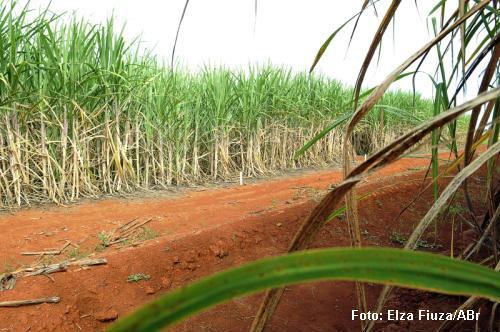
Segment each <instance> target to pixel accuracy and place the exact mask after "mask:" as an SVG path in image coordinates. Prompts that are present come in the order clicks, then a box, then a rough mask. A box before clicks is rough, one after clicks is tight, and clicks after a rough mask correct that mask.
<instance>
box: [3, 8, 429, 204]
mask: <svg viewBox="0 0 500 332" xmlns="http://www.w3.org/2000/svg"><path fill="white" fill-rule="evenodd" d="M0 8H1V9H0V208H1V207H2V206H3V207H6V206H13V205H23V204H29V203H30V202H34V201H43V200H47V199H50V200H52V201H54V202H67V201H72V200H76V199H78V198H80V197H89V196H96V195H99V194H102V193H116V192H120V191H127V190H133V189H136V188H152V187H164V186H168V185H173V184H189V183H195V182H201V181H206V180H214V179H228V178H230V177H231V176H233V175H234V173H236V172H240V171H241V172H243V173H244V174H245V175H246V176H256V175H259V174H265V173H269V172H272V171H276V170H283V169H288V168H295V167H304V166H318V165H326V164H330V163H335V162H337V161H340V158H339V155H340V152H341V140H340V139H341V136H342V130H341V129H339V130H338V131H336V130H334V131H331V132H330V133H329V134H328V135H327V138H326V139H325V140H322V141H320V142H319V143H318V144H316V145H314V146H313V148H311V149H309V150H308V151H307V152H306V153H305V154H304V155H303V156H301V157H300V158H298V159H294V158H293V156H294V152H295V151H297V150H298V149H299V148H300V147H301V146H302V145H304V144H305V143H306V142H308V141H309V140H311V139H312V138H313V137H314V136H315V135H316V134H318V133H319V132H320V131H321V130H322V128H324V127H325V126H326V125H327V124H329V123H331V122H332V121H334V120H335V119H337V118H339V117H340V116H342V115H343V114H346V113H348V112H352V103H351V102H350V100H351V98H352V93H353V90H352V88H349V87H346V86H344V85H342V84H341V83H339V82H338V81H335V80H331V79H328V78H325V77H321V76H314V75H309V74H306V73H298V74H294V73H292V72H291V71H290V70H287V69H285V68H278V67H272V66H250V67H249V68H248V69H247V70H239V71H231V70H228V69H225V68H211V67H206V68H203V69H202V70H200V71H199V72H196V73H193V72H189V71H186V70H181V69H175V70H172V68H168V67H166V66H164V65H163V63H162V62H161V61H160V60H158V59H156V58H155V57H154V56H153V55H151V54H150V53H147V52H143V51H141V43H140V41H132V42H127V41H126V40H125V38H124V37H123V31H121V30H119V29H118V30H117V29H116V27H115V24H114V21H113V19H110V20H108V21H107V22H106V23H105V24H103V25H93V24H90V23H88V22H86V21H84V20H79V19H77V18H75V17H73V18H72V19H71V20H70V21H67V20H63V19H62V18H61V17H58V16H55V15H53V14H51V13H50V12H48V11H43V12H41V13H35V12H32V11H30V10H29V9H28V8H27V7H26V8H22V7H20V6H19V5H16V4H15V3H13V4H11V3H10V1H2V0H0ZM376 108H377V110H376V111H375V112H373V113H371V115H370V116H369V117H367V118H365V119H364V121H363V123H362V125H360V126H359V128H357V131H356V135H357V136H356V138H355V140H354V141H355V145H356V149H357V150H358V153H369V152H370V151H371V150H372V149H376V148H379V147H381V146H383V145H384V144H386V143H387V142H389V141H390V140H392V139H393V138H394V137H397V136H398V135H401V134H402V133H403V132H404V131H406V130H407V129H409V128H411V127H412V126H414V125H415V124H416V123H420V122H421V121H423V120H425V119H427V118H429V117H430V116H431V115H432V104H431V103H430V102H428V101H426V100H424V99H423V98H420V97H419V96H418V95H417V96H416V97H415V98H414V96H413V95H412V94H409V93H403V92H391V93H388V94H386V95H385V96H384V98H383V99H382V100H381V101H380V102H379V104H378V105H377V106H376Z"/></svg>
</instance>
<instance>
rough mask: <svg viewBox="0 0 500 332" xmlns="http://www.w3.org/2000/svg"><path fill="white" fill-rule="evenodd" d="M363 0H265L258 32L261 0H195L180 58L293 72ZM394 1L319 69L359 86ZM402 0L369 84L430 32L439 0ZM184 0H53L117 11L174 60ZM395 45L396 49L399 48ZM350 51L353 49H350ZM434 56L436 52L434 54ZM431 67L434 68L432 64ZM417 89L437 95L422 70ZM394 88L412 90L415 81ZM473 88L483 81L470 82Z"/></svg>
mask: <svg viewBox="0 0 500 332" xmlns="http://www.w3.org/2000/svg"><path fill="white" fill-rule="evenodd" d="M49 2H50V1H49V0H32V1H31V6H32V7H33V8H37V7H45V6H47V5H48V4H49ZM361 3H362V1H361V0H359V1H341V0H336V1H333V0H265V1H263V0H259V2H258V15H257V23H256V29H255V31H254V0H238V1H236V0H191V1H190V4H189V7H188V10H187V14H186V17H185V19H184V23H183V25H182V28H181V34H180V39H179V42H178V45H177V51H176V60H177V62H178V63H181V64H183V65H184V66H186V67H188V68H189V69H192V70H196V69H197V68H199V67H200V66H202V65H204V64H213V65H225V66H229V67H231V68H238V67H246V66H247V65H248V64H249V63H267V62H268V61H270V62H271V63H272V64H274V65H284V66H287V67H291V68H292V69H293V70H296V71H302V70H308V68H309V66H310V65H311V63H312V61H313V59H314V56H315V54H316V52H317V50H318V49H319V47H320V46H321V44H322V43H323V41H324V40H325V39H326V38H327V37H328V36H329V34H330V33H331V32H333V31H334V30H335V29H336V28H337V27H338V26H339V25H340V24H342V23H343V22H344V21H345V20H346V19H348V18H349V17H351V16H352V15H353V14H354V13H356V12H357V11H358V10H359V9H360V6H361ZM389 3H390V1H387V0H381V1H380V2H379V3H378V4H377V10H378V13H379V17H378V18H377V17H375V15H374V12H373V10H369V11H368V12H366V13H365V15H364V16H363V17H362V18H361V21H360V24H359V29H358V30H357V33H356V35H355V39H354V41H353V42H352V44H351V47H350V48H349V50H348V51H347V42H348V38H349V35H350V33H351V30H352V25H350V26H348V27H347V29H345V30H344V32H342V33H341V34H339V35H338V37H337V38H338V39H336V40H334V42H333V43H332V44H331V45H330V48H329V49H328V50H327V52H326V54H325V56H324V57H323V59H322V60H321V61H320V64H319V66H318V67H317V71H318V72H321V73H323V74H325V75H327V76H329V77H333V78H336V79H339V80H341V81H343V82H345V83H348V84H354V82H355V80H356V77H357V73H358V71H359V68H360V65H361V63H362V61H363V58H364V55H365V52H366V50H367V48H368V45H369V43H370V41H371V38H372V36H373V33H374V32H375V30H376V28H377V25H378V22H379V20H380V19H381V17H382V16H383V13H384V10H385V8H386V7H387V5H388V4H389ZM418 3H419V6H420V7H419V13H417V11H416V9H415V4H414V1H403V3H402V4H401V6H400V8H399V9H398V13H397V17H396V25H397V31H396V33H395V35H394V39H393V33H392V31H393V28H392V25H391V26H390V27H389V30H388V31H387V32H386V37H385V39H384V42H383V52H382V56H381V60H380V63H379V64H378V65H377V63H376V62H375V63H373V64H372V66H371V67H370V70H369V72H368V74H367V76H366V79H365V86H366V87H368V86H373V85H376V84H377V83H380V81H381V80H382V79H383V78H384V77H385V76H386V75H387V74H388V73H390V72H391V70H392V69H393V68H394V66H396V65H398V64H400V63H401V62H402V61H404V60H405V59H406V58H407V57H408V56H410V55H411V54H412V53H413V52H415V51H416V50H417V49H418V48H420V47H421V46H422V45H423V44H424V43H425V42H426V41H428V40H429V38H431V34H430V32H429V31H428V30H427V19H426V16H427V13H428V12H429V10H430V8H431V7H432V6H433V5H434V3H435V1H419V2H418ZM183 6H184V0H168V1H153V0H142V1H134V0H85V1H76V0H52V1H51V5H50V8H51V10H52V11H54V12H56V13H62V12H70V13H71V12H75V13H76V15H77V16H80V17H84V18H87V19H88V20H90V21H92V22H95V23H98V22H102V21H104V20H105V19H106V18H107V17H109V16H110V15H111V14H112V13H113V12H114V16H115V18H116V20H117V21H118V23H119V24H120V25H121V24H123V23H125V22H126V28H125V33H126V35H127V36H129V37H130V38H133V37H136V36H138V35H141V36H142V40H143V41H144V42H145V47H148V48H154V53H156V54H157V55H159V56H160V57H164V58H165V59H166V60H167V61H170V55H171V51H172V46H173V42H174V38H175V32H176V29H177V25H178V22H179V18H180V15H181V12H182V8H183ZM394 45H396V46H397V47H393V46H394ZM346 51H347V52H346ZM431 56H432V57H434V56H435V54H431ZM424 69H427V70H428V71H432V70H433V68H432V67H426V68H424ZM419 78H420V79H419V80H418V81H417V90H419V91H420V92H421V93H422V94H424V95H426V96H429V97H430V96H431V95H432V88H431V84H430V82H429V80H428V79H427V78H425V77H424V76H423V75H422V76H420V77H419ZM395 87H397V88H402V89H411V79H406V80H405V82H402V83H396V84H395ZM471 88H472V89H473V90H474V91H475V90H476V87H475V86H474V87H471Z"/></svg>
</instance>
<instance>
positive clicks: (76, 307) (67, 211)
mask: <svg viewBox="0 0 500 332" xmlns="http://www.w3.org/2000/svg"><path fill="white" fill-rule="evenodd" d="M427 164H428V160H426V159H412V158H405V159H401V160H399V161H397V162H396V163H394V164H393V165H391V166H390V167H388V168H385V169H383V170H382V171H381V172H379V173H377V174H375V175H373V176H371V178H370V179H369V180H368V181H365V182H366V183H364V184H362V185H361V187H360V193H367V192H373V194H372V195H370V196H369V198H367V199H365V200H363V201H361V202H360V207H361V215H360V216H361V220H362V229H363V237H364V243H365V244H366V245H377V246H378V245H394V244H393V243H391V239H390V236H391V234H392V233H393V232H397V233H400V234H405V235H407V234H408V233H409V232H410V230H411V229H412V226H413V224H414V223H415V222H416V221H417V220H418V218H419V217H421V216H422V213H423V212H425V208H427V207H428V206H429V203H428V198H429V195H428V193H426V195H424V196H423V198H422V199H421V200H419V201H417V202H416V204H415V205H414V206H413V207H412V208H411V209H410V210H408V211H407V213H405V214H404V215H403V217H402V218H401V219H400V220H399V221H396V220H395V219H394V218H395V216H396V215H397V214H398V213H399V211H400V210H401V209H402V208H403V207H404V206H405V205H406V204H407V203H409V202H410V201H411V200H412V199H413V198H414V193H415V192H416V190H417V189H418V187H419V186H420V185H421V179H422V177H423V173H422V171H417V169H422V168H425V166H427ZM395 174H398V175H397V176H395ZM340 178H341V175H340V173H339V172H338V171H332V170H328V171H318V172H313V173H308V174H302V175H298V176H293V177H288V178H284V179H274V180H271V181H266V182H260V183H255V184H252V185H246V186H241V187H240V186H235V187H230V188H220V189H209V190H204V191H186V192H184V193H183V194H181V195H177V196H176V197H173V198H172V197H162V195H159V196H160V197H156V198H134V199H127V200H125V199H106V200H101V201H91V202H84V203H81V204H78V205H73V206H70V207H49V208H40V209H27V210H22V211H19V212H16V213H13V214H7V213H4V214H1V215H0V227H1V229H2V233H1V234H0V264H3V268H2V266H1V265H0V271H1V270H5V269H7V268H15V267H18V266H20V265H22V264H31V263H33V261H34V258H33V257H26V256H21V255H20V253H21V252H23V251H39V250H44V249H47V248H59V247H61V246H62V245H63V244H64V243H65V241H66V240H71V241H72V242H73V243H75V244H78V245H79V246H80V250H79V252H78V255H91V256H92V255H95V256H96V257H106V258H107V259H108V264H107V265H105V266H96V267H92V268H90V269H87V270H75V269H70V271H68V272H62V273H55V274H51V275H50V276H51V277H52V278H48V277H46V276H36V277H24V278H19V279H18V280H17V284H16V286H15V288H14V289H13V290H9V291H4V292H0V301H7V300H19V299H29V298H39V297H47V296H54V295H57V296H60V297H61V302H60V303H59V304H43V305H36V306H29V307H28V306H26V307H19V308H0V331H28V330H29V331H93V330H102V329H104V328H105V327H106V324H108V322H102V321H103V320H106V318H109V319H111V318H113V317H114V316H116V315H118V317H122V316H124V315H125V314H126V313H128V312H130V311H131V310H132V309H134V308H136V307H137V306H139V305H140V304H142V303H144V302H147V301H149V300H151V299H153V298H155V297H157V296H159V295H160V294H163V293H166V292H168V291H169V290H171V289H173V288H176V287H179V286H181V285H184V284H186V283H189V282H190V281H193V280H195V279H197V278H200V277H202V276H206V275H208V274H211V273H213V272H216V271H220V270H223V269H225V268H228V267H231V266H236V265H239V264H242V263H244V262H247V261H252V260H255V259H258V258H262V257H265V256H270V255H275V254H280V253H283V252H284V251H285V250H286V248H287V246H288V243H289V242H290V240H291V238H292V237H293V235H294V233H295V231H296V230H297V229H298V227H299V225H300V222H301V221H302V220H304V218H305V217H306V216H307V215H308V213H309V212H310V211H311V209H312V208H313V207H314V204H315V200H317V199H318V198H321V195H322V193H323V192H324V191H325V190H326V189H327V188H329V187H330V186H331V185H332V184H333V183H335V182H338V181H339V180H340ZM478 181H479V180H478ZM149 217H150V218H153V220H152V221H151V222H150V223H149V224H148V227H150V228H151V229H153V230H155V231H156V232H157V233H158V234H159V236H158V237H156V238H154V239H151V240H148V241H145V242H144V243H142V244H140V245H139V246H137V247H130V246H129V247H127V246H124V247H123V246H120V245H113V246H111V247H109V248H107V249H105V250H104V251H103V252H98V253H96V252H95V251H96V246H97V245H98V244H99V239H98V236H97V234H98V233H99V232H102V231H110V230H112V229H114V228H116V227H117V226H119V225H121V224H124V223H126V222H128V221H130V220H132V219H134V218H141V219H145V218H149ZM444 238H445V239H446V237H444ZM346 245H348V233H347V229H346V225H345V222H343V221H342V220H340V219H337V220H335V221H334V222H331V223H329V224H328V225H327V226H326V227H325V228H324V229H323V230H322V232H321V234H320V235H319V236H318V239H317V241H316V244H315V247H326V246H346ZM443 250H444V249H443ZM66 254H67V253H66ZM75 254H76V253H75ZM61 256H62V257H58V256H56V257H55V258H54V260H55V261H57V260H63V259H67V258H68V257H64V256H65V255H64V254H63V255H61ZM135 273H144V274H148V275H150V276H151V279H150V280H147V281H140V282H137V283H129V282H127V277H128V276H129V275H131V274H135ZM368 289H369V291H368V298H369V301H370V303H372V304H373V302H374V301H375V299H376V296H377V290H378V289H379V286H373V285H369V286H368ZM400 293H401V294H403V295H401V296H398V297H395V299H394V300H393V301H392V302H391V303H390V304H392V305H393V306H395V307H394V308H395V309H402V308H403V309H404V308H406V309H408V310H413V309H415V306H416V307H418V308H422V307H424V309H426V308H429V309H432V308H438V309H439V310H438V309H436V310H438V311H442V310H444V309H449V310H450V311H451V310H453V309H454V308H455V307H456V306H457V305H458V304H459V300H458V298H449V297H442V296H438V295H433V294H427V293H420V292H413V291H401V292H400ZM260 298H261V295H260V294H259V295H253V296H249V297H245V298H241V299H238V300H235V301H233V302H231V303H228V304H225V305H221V306H217V307H215V308H214V309H212V310H210V311H208V312H205V313H202V314H200V315H198V316H196V317H194V318H191V319H189V320H187V321H185V322H182V323H180V324H179V325H177V326H176V327H175V330H177V331H245V330H248V327H249V326H250V324H251V321H252V318H253V315H254V314H255V310H256V308H257V306H258V303H259V300H260ZM354 307H355V298H354V293H353V286H352V283H350V282H337V283H331V282H322V283H308V284H304V285H300V286H294V287H290V288H289V290H288V291H286V292H285V296H284V298H283V300H282V302H281V303H280V306H279V307H278V311H277V314H276V316H275V317H273V320H272V322H271V324H270V326H269V331H353V330H357V329H358V327H359V322H357V321H352V320H351V309H353V308H354ZM414 323H418V324H411V325H408V324H406V323H404V322H401V323H397V322H396V323H390V322H387V323H383V324H380V326H379V329H386V330H387V329H388V330H406V329H407V328H410V329H412V330H420V329H428V328H429V326H435V325H432V324H431V325H429V323H428V322H427V323H426V322H414Z"/></svg>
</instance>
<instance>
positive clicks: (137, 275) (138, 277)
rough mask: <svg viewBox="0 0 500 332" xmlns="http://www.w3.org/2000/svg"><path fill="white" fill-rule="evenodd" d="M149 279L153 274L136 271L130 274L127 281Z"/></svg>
mask: <svg viewBox="0 0 500 332" xmlns="http://www.w3.org/2000/svg"><path fill="white" fill-rule="evenodd" d="M149 279H151V276H150V275H149V274H144V273H135V274H131V275H129V276H128V278H127V282H139V281H141V280H149Z"/></svg>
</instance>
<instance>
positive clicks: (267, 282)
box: [109, 248, 500, 331]
mask: <svg viewBox="0 0 500 332" xmlns="http://www.w3.org/2000/svg"><path fill="white" fill-rule="evenodd" d="M387 262H391V264H387ZM424 266H425V268H422V267H424ZM318 280H357V281H363V282H374V283H379V284H388V285H397V286H402V287H411V288H417V289H421V290H427V291H433V292H439V293H444V294H455V295H469V296H478V297H484V298H487V299H490V300H492V301H499V300H500V278H499V273H498V272H495V271H494V270H492V269H489V268H486V267H483V266H480V265H477V264H472V263H468V262H465V261H459V260H455V259H451V258H448V257H445V256H440V255H436V254H429V253H422V252H412V251H406V250H400V249H378V248H363V249H351V248H349V249H347V248H345V249H344V248H342V249H323V250H311V251H304V252H298V253H294V254H290V255H286V256H280V257H273V258H268V259H262V260H259V261H256V262H253V263H249V264H246V265H244V266H241V267H237V268H233V269H230V270H227V271H223V272H220V273H217V274H215V275H213V276H210V277H207V278H204V279H202V280H200V281H197V282H195V283H192V284H190V285H188V286H185V287H182V288H179V289H177V290H174V291H173V292H171V293H169V294H167V295H164V296H162V297H161V298H159V299H157V300H155V301H153V302H151V303H150V304H148V305H146V306H144V307H143V308H141V309H140V310H138V311H137V312H135V313H133V314H132V315H130V316H128V317H125V318H124V319H122V320H120V321H118V322H117V323H116V324H115V325H113V326H112V327H111V328H110V329H109V331H152V330H158V329H161V328H163V327H166V326H170V325H172V324H174V323H176V322H178V321H180V320H181V319H183V318H185V317H187V316H189V315H192V314H194V313H196V312H200V311H202V310H206V309H208V308H210V307H211V306H213V305H215V304H218V303H222V302H225V301H228V300H230V299H234V298H237V297H240V296H242V295H246V294H250V293H254V292H257V291H261V290H264V289H268V288H272V287H277V286H283V285H289V284H296V283H301V282H305V281H318Z"/></svg>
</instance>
